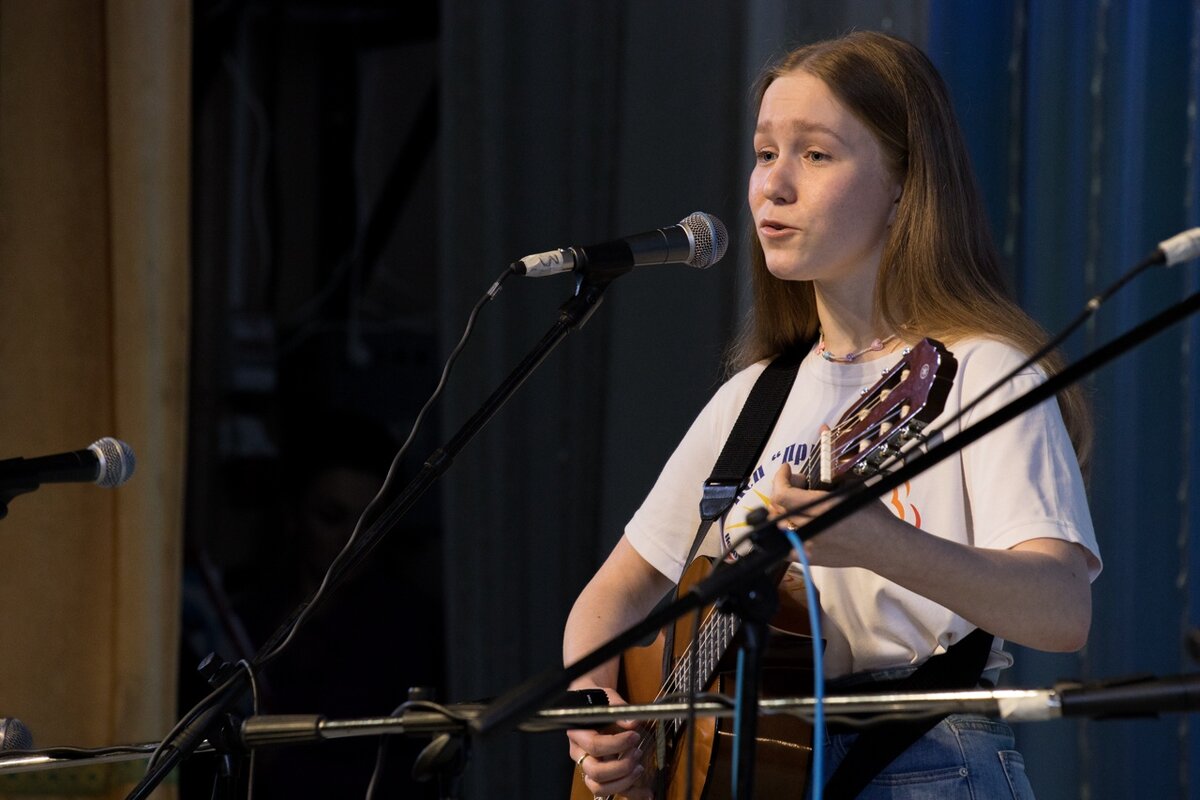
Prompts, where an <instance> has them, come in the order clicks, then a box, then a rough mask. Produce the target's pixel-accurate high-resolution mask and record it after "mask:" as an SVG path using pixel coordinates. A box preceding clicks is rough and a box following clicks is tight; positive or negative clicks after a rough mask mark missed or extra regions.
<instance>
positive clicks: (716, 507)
mask: <svg viewBox="0 0 1200 800" xmlns="http://www.w3.org/2000/svg"><path fill="white" fill-rule="evenodd" d="M811 349H812V342H807V343H805V344H804V345H801V346H798V347H793V348H791V349H790V350H787V351H786V352H784V353H783V354H782V355H779V356H777V357H776V358H775V359H774V360H773V361H771V363H770V364H768V365H767V368H766V369H764V370H763V371H762V374H760V375H759V376H758V380H756V381H755V382H754V386H753V387H752V388H751V389H750V394H749V396H747V397H746V402H745V403H744V404H742V410H741V412H740V413H739V414H738V418H737V421H735V422H734V423H733V429H732V430H730V431H729V436H728V437H727V438H726V439H725V446H724V447H722V448H721V454H720V455H719V456H717V463H716V464H715V465H713V469H712V473H711V474H710V475H709V476H708V478H707V479H706V480H705V481H704V493H703V495H702V496H701V498H700V529H699V530H698V531H696V538H695V539H694V540H693V541H692V549H691V552H690V553H689V554H688V557H687V560H686V561H684V562H683V563H684V565H685V566H686V565H688V564H690V563H692V559H694V558H695V557H696V553H697V552H699V550H700V543H701V542H702V541H704V536H705V534H706V533H708V529H709V527H710V526H711V525H712V524H713V522H715V521H716V520H718V519H720V518H721V515H722V514H724V513H725V512H726V511H728V510H729V509H730V508H732V507H733V502H734V500H736V499H737V496H738V494H739V492H740V491H741V489H742V484H743V483H745V482H746V481H747V480H748V479H749V477H750V474H751V472H753V471H754V467H755V466H756V465H757V463H758V457H759V455H760V454H761V453H762V451H763V448H764V447H766V446H767V439H768V438H769V437H770V435H771V431H772V430H774V428H775V423H776V422H778V421H779V415H780V414H782V413H783V406H784V404H785V403H787V398H788V394H790V393H791V391H792V384H794V383H795V382H796V373H797V372H799V371H800V362H801V361H803V360H804V356H805V355H807V354H808V351H809V350H811Z"/></svg>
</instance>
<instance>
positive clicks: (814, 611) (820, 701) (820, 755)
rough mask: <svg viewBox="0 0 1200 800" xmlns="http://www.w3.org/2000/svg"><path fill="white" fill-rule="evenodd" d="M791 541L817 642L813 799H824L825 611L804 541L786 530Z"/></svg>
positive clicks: (815, 654)
mask: <svg viewBox="0 0 1200 800" xmlns="http://www.w3.org/2000/svg"><path fill="white" fill-rule="evenodd" d="M786 533H787V537H788V541H789V542H791V543H792V548H793V549H794V550H795V551H796V553H797V555H799V557H800V568H801V569H802V570H803V571H804V596H805V597H806V598H807V600H808V627H809V628H810V629H811V630H812V641H813V758H812V761H813V764H812V800H821V793H822V792H823V791H824V790H825V664H824V654H823V653H822V652H821V610H820V608H819V607H818V606H817V592H816V589H814V588H813V581H812V573H811V571H810V570H809V566H808V556H807V555H806V554H805V553H804V542H802V541H800V537H799V536H797V535H796V532H795V531H786Z"/></svg>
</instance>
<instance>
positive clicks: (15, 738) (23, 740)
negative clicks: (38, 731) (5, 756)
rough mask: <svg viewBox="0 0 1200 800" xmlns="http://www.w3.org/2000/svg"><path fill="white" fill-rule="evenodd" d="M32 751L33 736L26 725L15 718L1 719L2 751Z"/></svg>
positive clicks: (0, 744) (0, 748)
mask: <svg viewBox="0 0 1200 800" xmlns="http://www.w3.org/2000/svg"><path fill="white" fill-rule="evenodd" d="M32 749H33V734H32V733H30V732H29V728H26V727H25V723H23V722H21V720H19V719H15V718H13V717H0V751H3V750H32Z"/></svg>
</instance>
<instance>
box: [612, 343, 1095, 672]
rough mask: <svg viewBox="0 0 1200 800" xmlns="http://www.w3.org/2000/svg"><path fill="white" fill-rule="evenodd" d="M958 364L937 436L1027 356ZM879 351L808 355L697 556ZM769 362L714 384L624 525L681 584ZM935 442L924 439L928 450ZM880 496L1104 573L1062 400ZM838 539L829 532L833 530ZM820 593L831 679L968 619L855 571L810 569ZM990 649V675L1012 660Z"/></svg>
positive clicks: (1020, 390) (889, 663)
mask: <svg viewBox="0 0 1200 800" xmlns="http://www.w3.org/2000/svg"><path fill="white" fill-rule="evenodd" d="M951 350H952V352H953V354H954V356H955V358H956V359H957V360H958V372H957V375H956V376H955V378H954V383H953V386H952V388H951V390H950V396H949V397H948V398H947V400H946V406H945V409H944V411H943V412H942V413H941V415H939V416H938V418H937V419H935V420H934V421H933V423H932V424H931V425H930V426H929V427H928V428H927V429H926V431H925V432H926V433H927V434H929V433H932V432H933V431H935V430H937V429H938V428H940V425H941V423H942V422H943V421H944V420H948V419H950V417H952V416H954V415H956V414H957V413H958V411H959V409H960V408H962V406H963V405H964V404H965V403H966V402H969V401H970V400H971V399H972V398H974V397H977V396H978V395H980V394H982V393H983V391H984V390H986V389H987V388H988V387H990V386H991V385H992V384H993V383H994V382H995V381H996V380H997V379H998V378H1000V377H1001V376H1003V375H1005V374H1007V373H1008V372H1009V371H1011V370H1012V369H1013V368H1015V367H1016V366H1017V365H1018V364H1020V363H1021V362H1022V361H1024V356H1023V355H1022V354H1021V353H1020V352H1019V351H1017V350H1015V349H1014V348H1013V347H1011V346H1010V345H1008V344H1005V343H1002V342H998V341H995V340H989V339H968V340H964V341H960V342H957V343H956V344H955V345H954V346H953V348H951ZM898 358H899V357H898V356H896V357H891V356H889V357H886V358H880V359H876V360H873V361H865V362H859V363H854V364H842V363H831V362H828V361H825V360H824V359H822V358H820V357H819V356H817V355H816V354H815V353H810V354H809V355H808V357H806V358H805V359H804V361H803V362H802V363H801V365H800V371H799V374H798V376H797V378H796V382H795V384H794V385H793V387H792V391H791V393H790V395H789V396H788V400H787V404H786V405H785V407H784V409H783V413H782V414H781V415H780V417H779V421H778V422H777V423H776V425H775V429H774V431H773V432H772V433H771V436H770V438H769V439H768V442H767V447H766V449H765V450H764V451H763V453H762V455H761V457H760V462H759V466H758V468H757V469H756V470H755V471H754V473H753V475H752V476H751V480H750V486H749V489H748V490H747V491H745V492H744V493H743V494H742V495H741V496H740V497H739V498H738V501H737V502H736V503H735V504H734V507H733V509H732V510H730V512H729V513H728V514H727V515H726V516H725V518H724V519H722V520H721V521H720V522H719V524H717V525H714V526H713V527H712V528H711V529H710V531H709V534H708V536H707V538H706V539H705V542H704V545H703V546H702V547H701V549H700V552H701V553H702V554H704V555H710V556H717V555H720V554H722V553H724V552H725V551H726V550H727V548H728V545H729V544H730V542H732V541H734V540H736V539H737V538H738V536H739V534H740V533H742V532H745V531H746V530H748V526H747V525H746V522H745V517H746V514H747V513H748V512H749V511H751V510H753V509H755V508H759V507H761V506H763V505H765V504H766V503H767V501H768V500H769V498H770V495H771V483H772V479H773V478H774V475H775V472H776V471H777V470H778V469H779V466H780V465H781V464H783V463H788V464H790V465H791V467H792V469H793V471H796V470H797V469H798V467H799V466H800V465H801V464H803V463H804V461H805V459H806V458H807V457H808V455H809V450H810V448H811V446H812V443H814V442H816V441H817V440H818V436H819V430H820V426H821V425H822V424H823V423H824V424H829V425H830V426H832V425H833V423H834V422H836V421H837V420H838V419H839V418H840V417H841V416H842V414H843V413H844V412H845V410H846V409H848V408H849V407H850V406H851V405H852V404H853V403H854V402H855V401H856V400H857V399H858V398H859V396H860V392H861V390H863V389H865V388H867V387H870V386H872V385H873V384H874V383H875V382H876V381H878V380H879V378H880V376H881V374H882V373H883V372H884V371H886V370H887V369H888V368H889V367H891V366H893V365H894V364H895V363H896V362H897V361H898ZM765 366H766V362H762V363H759V364H755V365H753V366H751V367H748V368H746V369H744V370H742V371H741V372H739V373H738V374H737V375H735V376H733V378H731V379H730V380H729V381H728V382H727V383H725V384H724V385H723V386H722V387H721V388H720V389H718V390H717V392H716V394H715V395H714V396H713V398H712V400H711V401H709V403H708V405H707V406H706V407H705V408H704V410H703V411H701V412H700V415H699V416H698V417H697V418H696V420H695V422H694V423H693V424H692V427H691V428H690V429H689V430H688V432H687V434H686V435H685V436H684V438H683V440H682V441H681V442H680V444H679V446H678V448H676V450H675V453H674V454H673V455H672V456H671V458H670V460H668V462H667V465H666V467H665V468H664V469H663V471H662V474H661V475H660V476H659V478H658V481H657V482H656V483H655V485H654V488H653V490H652V491H651V492H650V494H649V496H648V497H647V498H646V500H645V502H643V504H642V506H641V508H639V509H638V511H637V513H635V514H634V516H633V519H631V520H630V522H629V524H628V525H627V526H626V529H625V534H626V537H627V538H628V540H629V542H630V544H632V545H633V547H634V548H635V549H636V550H637V551H638V553H640V554H641V556H642V557H643V558H645V559H646V560H647V561H648V562H649V563H650V564H652V565H653V566H654V567H655V568H656V569H658V570H659V571H660V572H662V573H663V574H664V575H666V576H667V577H669V578H671V579H672V580H675V581H677V580H678V579H679V577H680V575H681V574H682V572H683V568H684V566H685V565H684V564H683V559H685V558H687V554H688V550H689V548H690V546H691V544H692V539H693V538H694V536H695V532H696V528H697V526H698V525H699V523H700V513H699V501H700V493H701V487H702V484H703V482H704V480H705V479H706V478H707V477H708V474H709V472H710V471H711V470H712V467H713V465H714V464H715V462H716V459H717V456H718V455H719V454H720V451H721V448H722V447H723V445H724V443H725V440H726V438H727V437H728V435H729V431H730V430H731V429H732V428H733V424H734V421H735V420H736V419H737V416H738V413H739V412H740V411H741V408H742V405H743V403H744V402H745V400H746V397H747V396H748V395H749V393H750V389H751V387H752V386H753V385H754V382H755V380H757V378H758V376H759V374H760V373H761V372H762V371H763V369H764V368H765ZM1043 380H1044V376H1043V375H1042V373H1041V372H1040V371H1038V370H1037V369H1035V368H1030V369H1027V370H1025V371H1024V372H1022V373H1021V374H1020V375H1018V376H1017V377H1016V378H1015V379H1014V380H1012V381H1010V382H1009V383H1008V385H1006V386H1004V387H1002V388H1001V389H999V390H997V391H996V392H995V393H993V394H992V396H991V397H989V398H987V399H986V400H984V401H983V402H982V403H980V405H979V407H977V408H975V409H972V410H971V412H970V413H968V414H967V415H966V416H965V417H964V418H963V419H962V420H959V421H958V422H957V423H955V424H953V425H952V426H950V427H949V428H948V429H947V430H946V431H945V432H944V438H949V437H950V436H951V435H953V434H955V433H957V432H958V430H960V429H962V428H965V427H968V426H970V425H971V423H972V422H974V421H975V420H978V419H982V418H983V417H985V416H986V415H987V414H988V413H990V412H991V411H992V410H994V409H997V408H1000V407H1001V406H1003V405H1004V404H1005V403H1007V402H1008V401H1009V400H1010V399H1012V398H1014V397H1017V396H1020V395H1021V394H1024V393H1025V392H1026V391H1028V390H1029V389H1030V388H1032V387H1033V386H1035V385H1037V384H1038V383H1040V382H1042V381H1043ZM942 438H943V436H941V435H938V436H934V437H933V438H931V440H930V442H929V444H930V446H932V445H935V444H937V443H938V442H940V441H941V440H942ZM882 501H883V502H884V503H885V504H886V505H887V506H888V507H889V508H890V509H891V510H892V512H893V513H894V514H896V516H898V517H900V519H902V520H905V521H906V522H909V523H911V524H913V525H915V526H917V527H919V528H921V529H922V530H924V531H926V532H928V533H931V534H935V535H937V536H941V537H942V538H945V539H950V540H952V541H956V542H962V543H965V544H972V545H975V546H976V547H987V548H995V549H1007V548H1010V547H1012V546H1014V545H1017V544H1020V543H1021V542H1025V541H1028V540H1030V539H1039V538H1052V539H1064V540H1066V541H1070V542H1077V543H1079V544H1081V545H1083V547H1084V548H1086V549H1087V550H1088V552H1089V554H1090V557H1089V559H1088V567H1089V576H1090V578H1091V579H1093V580H1094V579H1095V577H1096V576H1097V575H1098V574H1099V573H1100V568H1101V562H1100V558H1099V548H1098V547H1097V546H1096V537H1095V533H1094V532H1093V530H1092V521H1091V516H1090V514H1089V512H1088V507H1087V498H1086V495H1085V492H1084V487H1083V480H1082V478H1081V476H1080V472H1079V465H1078V462H1077V461H1076V458H1075V453H1074V450H1073V449H1072V447H1071V442H1070V440H1069V438H1068V436H1067V433H1066V429H1065V428H1064V426H1063V422H1062V416H1061V414H1060V413H1059V409H1058V405H1057V403H1053V402H1046V403H1042V404H1040V405H1039V406H1037V407H1036V408H1034V409H1032V410H1030V411H1028V412H1026V413H1025V414H1023V415H1022V416H1020V417H1018V418H1017V419H1015V420H1013V421H1011V422H1009V423H1007V424H1006V425H1004V426H1003V427H1001V428H1000V429H998V430H996V431H993V432H992V433H991V434H989V435H987V436H986V437H984V438H983V439H980V440H979V441H978V442H976V443H974V444H973V445H971V446H970V447H968V448H966V449H965V450H964V451H962V452H960V453H958V454H956V455H955V456H952V457H950V458H947V459H945V460H944V461H942V462H941V463H939V464H937V465H936V466H934V467H933V468H931V469H929V470H927V471H926V472H925V473H922V474H921V475H919V476H918V477H917V478H915V479H914V480H913V481H911V482H909V483H906V484H905V485H903V486H901V487H899V488H898V489H895V490H893V491H892V492H891V493H890V494H889V495H886V496H885V497H884V498H882ZM828 535H836V534H832V533H831V534H828ZM813 582H814V585H815V587H816V588H817V590H818V591H819V592H820V603H821V611H822V618H821V625H822V635H823V637H824V638H825V640H826V651H825V668H826V671H827V674H828V676H829V677H831V678H834V677H839V676H843V675H846V674H849V673H857V672H868V671H876V670H883V669H891V668H897V667H906V666H911V665H915V664H919V663H920V662H922V661H924V660H925V659H926V658H928V657H929V656H931V655H936V654H938V653H941V652H944V651H945V650H946V649H947V648H949V647H950V646H951V645H953V644H955V643H956V642H958V641H959V640H960V639H961V638H962V637H964V636H966V635H967V634H968V633H970V632H971V631H972V630H973V629H974V626H973V625H971V624H970V623H969V622H967V621H966V620H964V619H963V618H961V617H959V616H957V615H955V614H952V613H951V612H950V611H948V610H947V609H945V608H944V607H942V606H940V605H938V604H937V603H934V602H932V601H930V600H927V599H925V598H923V597H921V596H920V595H917V594H915V593H913V592H911V591H909V590H907V589H904V588H902V587H901V586H899V585H897V584H895V583H893V582H891V581H888V580H885V579H884V578H881V577H879V576H878V575H876V574H875V573H873V572H870V571H868V570H865V569H859V568H827V567H814V568H813ZM1002 646H1003V642H1001V641H1000V640H997V641H996V642H995V643H994V644H993V651H992V655H991V658H990V659H989V661H988V666H987V668H988V669H996V668H1003V667H1007V666H1009V665H1011V663H1012V658H1011V656H1009V655H1008V654H1007V653H1006V652H1004V651H1003V649H1002Z"/></svg>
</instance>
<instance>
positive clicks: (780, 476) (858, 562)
mask: <svg viewBox="0 0 1200 800" xmlns="http://www.w3.org/2000/svg"><path fill="white" fill-rule="evenodd" d="M806 487H807V482H806V481H805V479H804V476H803V475H798V474H793V473H792V470H791V467H789V466H788V465H787V464H784V465H783V466H781V467H780V468H779V470H778V471H777V472H776V473H775V479H774V482H773V484H772V487H771V509H770V510H771V512H772V514H775V515H779V514H783V513H784V512H786V511H787V510H788V509H792V508H801V507H804V506H807V505H808V504H809V503H813V504H814V505H813V506H812V507H810V508H807V509H806V510H805V511H803V512H802V513H798V514H793V515H792V516H790V517H788V518H787V521H786V523H782V524H781V527H788V528H790V529H792V530H797V529H799V528H800V527H802V526H804V525H806V524H807V523H809V522H811V521H812V520H813V519H815V518H816V517H819V516H820V515H821V514H823V513H824V512H826V511H828V510H829V509H831V508H833V506H834V505H836V504H837V502H838V501H837V500H836V499H833V498H832V497H831V496H830V493H829V492H825V491H821V490H817V489H809V488H806ZM889 520H890V521H891V522H893V523H894V522H896V521H897V520H896V518H895V516H894V515H893V514H891V513H890V512H889V511H888V510H887V509H886V508H885V507H884V506H883V504H882V503H870V504H868V505H867V506H866V507H865V508H863V509H861V510H860V511H858V512H857V513H855V514H854V515H853V516H852V517H849V518H847V519H845V520H842V521H841V522H839V523H837V524H836V525H834V526H832V527H830V528H826V529H825V530H824V531H822V532H821V534H820V535H818V536H814V537H813V538H812V539H809V540H808V541H807V542H805V543H804V553H805V555H807V556H808V560H809V563H811V564H814V565H817V566H822V567H862V566H866V565H867V557H868V556H869V555H870V553H871V548H873V547H874V546H875V545H874V543H876V542H878V537H877V536H876V535H875V533H876V531H878V530H879V528H880V526H882V525H887V524H888V521H889ZM792 559H793V560H795V561H798V560H799V556H798V555H797V554H796V553H795V552H794V551H793V552H792Z"/></svg>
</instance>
